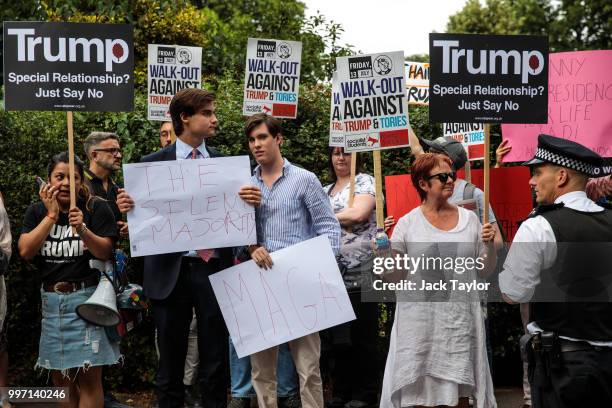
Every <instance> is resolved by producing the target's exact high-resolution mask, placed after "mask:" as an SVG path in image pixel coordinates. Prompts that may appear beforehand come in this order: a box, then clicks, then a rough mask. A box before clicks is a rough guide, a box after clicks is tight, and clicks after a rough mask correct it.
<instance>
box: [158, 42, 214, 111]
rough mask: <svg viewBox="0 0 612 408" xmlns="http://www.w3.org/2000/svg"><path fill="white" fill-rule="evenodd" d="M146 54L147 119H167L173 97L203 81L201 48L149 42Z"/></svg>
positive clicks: (199, 84)
mask: <svg viewBox="0 0 612 408" xmlns="http://www.w3.org/2000/svg"><path fill="white" fill-rule="evenodd" d="M148 53H149V54H148V67H147V73H148V75H147V112H148V115H147V118H148V119H149V120H159V121H168V120H170V113H169V112H168V106H170V101H171V100H172V97H173V96H174V95H175V94H176V93H177V92H178V91H181V90H183V89H185V88H200V86H201V84H202V48H201V47H185V46H182V45H159V44H149V47H148Z"/></svg>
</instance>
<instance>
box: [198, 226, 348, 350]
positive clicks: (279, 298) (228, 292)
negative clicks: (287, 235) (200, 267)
mask: <svg viewBox="0 0 612 408" xmlns="http://www.w3.org/2000/svg"><path fill="white" fill-rule="evenodd" d="M270 255H271V257H272V260H273V262H274V266H273V267H272V269H271V270H267V271H266V270H263V269H260V268H259V267H258V266H257V265H256V264H255V262H253V261H248V262H244V263H241V264H239V265H236V266H234V267H232V268H228V269H225V270H223V271H221V272H218V273H215V274H214V275H211V276H210V277H209V278H210V283H211V284H212V288H213V290H214V292H215V297H216V298H217V302H219V307H220V308H221V312H222V313H223V318H224V319H225V324H226V325H227V328H228V330H229V333H230V336H231V338H232V341H233V343H234V346H235V347H236V352H237V353H238V357H245V356H248V355H250V354H253V353H256V352H258V351H261V350H265V349H267V348H270V347H272V346H276V345H278V344H282V343H286V342H288V341H289V340H293V339H297V338H299V337H302V336H305V335H307V334H310V333H315V332H318V331H320V330H323V329H326V328H328V327H332V326H337V325H339V324H342V323H345V322H348V321H350V320H354V319H355V313H354V312H353V308H352V306H351V302H350V300H349V297H348V294H347V292H346V288H345V286H344V283H343V281H342V276H341V275H340V271H339V270H338V265H337V263H336V259H335V257H334V253H333V251H332V249H331V246H330V244H329V239H328V238H327V236H325V235H323V236H319V237H316V238H312V239H309V240H308V241H304V242H301V243H299V244H297V245H293V246H291V247H288V248H285V249H281V250H279V251H276V252H273V253H272V254H270ZM314 255H316V256H314Z"/></svg>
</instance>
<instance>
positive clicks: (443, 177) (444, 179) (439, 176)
mask: <svg viewBox="0 0 612 408" xmlns="http://www.w3.org/2000/svg"><path fill="white" fill-rule="evenodd" d="M432 178H437V179H438V180H440V182H441V183H442V184H445V183H446V182H447V181H448V179H449V178H451V179H453V181H455V180H457V173H455V172H454V171H452V172H450V173H438V174H434V175H431V176H429V177H426V180H431V179H432Z"/></svg>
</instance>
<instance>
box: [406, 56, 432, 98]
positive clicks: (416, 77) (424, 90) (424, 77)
mask: <svg viewBox="0 0 612 408" xmlns="http://www.w3.org/2000/svg"><path fill="white" fill-rule="evenodd" d="M404 67H405V69H406V89H407V90H408V103H409V104H411V105H429V63H427V62H411V61H406V62H404Z"/></svg>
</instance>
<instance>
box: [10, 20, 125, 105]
mask: <svg viewBox="0 0 612 408" xmlns="http://www.w3.org/2000/svg"><path fill="white" fill-rule="evenodd" d="M3 41H4V86H5V101H4V104H5V108H6V109H7V110H49V111H52V110H56V111H58V110H66V111H73V110H81V111H115V112H117V111H131V110H132V109H133V105H134V74H133V72H134V52H133V48H134V47H133V29H132V26H131V25H127V24H88V23H44V22H4V30H3Z"/></svg>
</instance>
